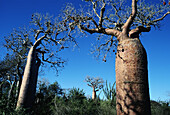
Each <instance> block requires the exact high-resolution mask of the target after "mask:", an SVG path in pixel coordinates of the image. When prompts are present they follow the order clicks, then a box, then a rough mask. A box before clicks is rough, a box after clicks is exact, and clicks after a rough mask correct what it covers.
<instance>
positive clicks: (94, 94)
mask: <svg viewBox="0 0 170 115" xmlns="http://www.w3.org/2000/svg"><path fill="white" fill-rule="evenodd" d="M92 99H93V100H95V99H96V90H95V88H93V93H92Z"/></svg>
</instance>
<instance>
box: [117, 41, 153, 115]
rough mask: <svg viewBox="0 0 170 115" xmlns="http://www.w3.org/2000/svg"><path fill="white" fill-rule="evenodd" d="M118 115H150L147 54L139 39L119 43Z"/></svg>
mask: <svg viewBox="0 0 170 115" xmlns="http://www.w3.org/2000/svg"><path fill="white" fill-rule="evenodd" d="M116 109H117V115H150V114H151V111H150V97H149V86H148V69H147V54H146V51H145V49H144V47H143V45H142V44H141V42H140V40H139V39H138V38H134V39H131V38H127V39H124V40H122V41H120V42H119V44H118V47H117V54H116Z"/></svg>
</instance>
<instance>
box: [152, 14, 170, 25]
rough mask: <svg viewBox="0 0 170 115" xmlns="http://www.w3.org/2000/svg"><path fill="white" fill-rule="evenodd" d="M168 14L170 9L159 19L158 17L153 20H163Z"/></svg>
mask: <svg viewBox="0 0 170 115" xmlns="http://www.w3.org/2000/svg"><path fill="white" fill-rule="evenodd" d="M168 14H170V11H168V12H167V13H165V14H164V15H163V16H162V17H161V18H158V19H156V20H153V21H152V22H158V21H161V20H163V19H164V18H165V17H166V16H167V15H168ZM150 24H151V23H149V25H150Z"/></svg>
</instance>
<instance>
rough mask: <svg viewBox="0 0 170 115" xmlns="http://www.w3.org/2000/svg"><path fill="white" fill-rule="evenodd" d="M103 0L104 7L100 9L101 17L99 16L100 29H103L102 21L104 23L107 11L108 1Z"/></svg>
mask: <svg viewBox="0 0 170 115" xmlns="http://www.w3.org/2000/svg"><path fill="white" fill-rule="evenodd" d="M102 2H103V6H102V8H101V11H100V18H99V27H100V28H99V29H101V28H102V23H103V15H104V11H105V7H106V3H105V1H104V0H102Z"/></svg>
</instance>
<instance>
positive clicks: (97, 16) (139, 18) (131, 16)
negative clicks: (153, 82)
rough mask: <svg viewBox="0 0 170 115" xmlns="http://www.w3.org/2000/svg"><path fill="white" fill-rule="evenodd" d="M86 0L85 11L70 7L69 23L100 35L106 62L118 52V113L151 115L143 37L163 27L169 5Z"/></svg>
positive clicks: (133, 0)
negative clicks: (112, 52) (107, 58)
mask: <svg viewBox="0 0 170 115" xmlns="http://www.w3.org/2000/svg"><path fill="white" fill-rule="evenodd" d="M85 1H87V6H85V9H83V8H82V9H80V10H76V9H75V8H74V7H73V5H72V4H68V5H67V6H66V8H65V9H64V10H63V11H64V12H63V17H65V18H64V20H68V21H67V22H65V23H67V25H69V26H70V27H74V31H75V30H77V32H78V31H80V32H82V33H84V34H86V32H87V33H90V34H94V33H98V34H100V35H99V37H98V39H97V40H98V41H100V43H99V45H98V46H97V47H96V51H97V53H98V54H101V53H104V59H103V61H105V62H106V56H107V54H108V52H110V51H114V52H115V51H116V66H115V67H116V108H117V114H118V115H127V114H130V115H143V114H146V115H150V114H151V110H150V97H149V85H148V68H147V67H148V66H147V54H146V51H145V48H144V47H143V45H142V44H141V42H140V39H139V37H140V35H141V33H143V32H149V31H150V30H151V27H152V26H153V27H155V28H159V27H160V23H159V22H160V21H162V20H163V19H164V18H165V17H166V16H167V15H168V14H170V7H169V5H162V4H153V3H152V4H151V3H145V2H144V1H143V0H140V1H139V2H138V0H131V5H129V3H128V2H127V1H125V0H85ZM88 7H89V9H88ZM87 9H88V10H87ZM70 33H71V32H70ZM108 36H111V37H108ZM71 37H72V36H71Z"/></svg>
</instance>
